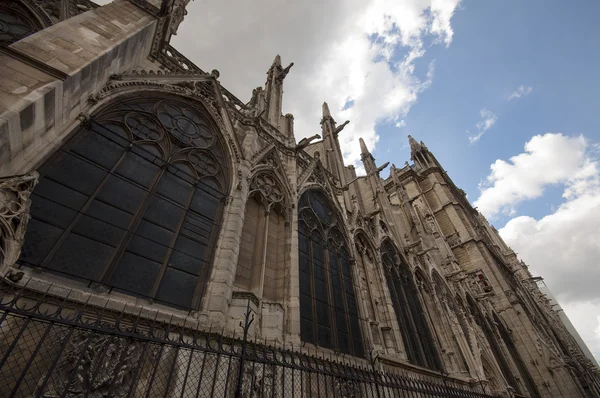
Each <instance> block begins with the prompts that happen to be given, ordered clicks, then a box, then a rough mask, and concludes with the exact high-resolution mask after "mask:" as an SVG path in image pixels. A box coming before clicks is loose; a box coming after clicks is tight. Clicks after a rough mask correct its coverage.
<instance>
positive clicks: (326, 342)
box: [317, 325, 333, 348]
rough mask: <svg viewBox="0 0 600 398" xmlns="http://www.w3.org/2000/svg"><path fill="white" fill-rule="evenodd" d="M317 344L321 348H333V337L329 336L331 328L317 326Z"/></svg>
mask: <svg viewBox="0 0 600 398" xmlns="http://www.w3.org/2000/svg"><path fill="white" fill-rule="evenodd" d="M317 335H318V339H319V341H318V343H317V344H319V345H320V346H322V347H326V348H333V344H332V341H333V336H332V335H331V328H330V327H327V326H322V325H317Z"/></svg>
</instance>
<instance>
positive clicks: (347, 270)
mask: <svg viewBox="0 0 600 398" xmlns="http://www.w3.org/2000/svg"><path fill="white" fill-rule="evenodd" d="M340 262H341V263H342V270H343V272H344V275H348V276H351V275H352V270H351V269H350V262H349V261H348V260H347V259H345V258H343V257H342V258H341V259H340Z"/></svg>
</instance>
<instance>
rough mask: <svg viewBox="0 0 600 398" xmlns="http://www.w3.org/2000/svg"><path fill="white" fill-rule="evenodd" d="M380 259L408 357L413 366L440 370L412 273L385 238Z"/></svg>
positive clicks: (438, 359)
mask: <svg viewBox="0 0 600 398" xmlns="http://www.w3.org/2000/svg"><path fill="white" fill-rule="evenodd" d="M381 260H382V263H383V266H384V271H385V273H386V280H387V285H388V289H389V291H390V295H391V297H392V303H393V306H394V310H395V311H396V317H397V318H398V325H399V327H400V332H401V334H402V339H403V341H404V346H405V349H406V354H407V356H408V360H409V361H411V362H412V363H414V364H416V365H420V366H424V367H427V368H430V369H436V370H442V364H441V361H440V358H439V355H438V353H437V350H436V343H435V340H434V338H433V334H432V331H431V329H430V328H429V325H428V323H427V320H426V318H425V311H424V310H423V306H422V305H421V302H420V300H419V296H418V294H419V293H418V292H417V288H416V285H415V281H414V278H413V275H412V273H411V271H410V269H409V268H408V266H407V265H406V264H405V263H404V262H403V261H402V260H401V258H400V255H399V254H398V252H397V250H396V248H395V247H394V246H393V245H392V244H391V243H390V241H388V240H386V241H385V242H384V243H383V244H382V247H381Z"/></svg>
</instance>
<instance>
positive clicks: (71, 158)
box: [20, 98, 228, 308]
mask: <svg viewBox="0 0 600 398" xmlns="http://www.w3.org/2000/svg"><path fill="white" fill-rule="evenodd" d="M199 108H200V106H199V105H197V104H194V105H192V104H189V103H187V102H185V101H182V100H180V99H176V98H163V99H158V98H130V99H128V100H122V101H119V102H118V103H115V104H113V105H112V106H110V107H109V108H108V109H106V110H104V111H103V112H101V113H100V114H99V115H98V116H96V117H93V118H92V120H91V125H90V126H89V127H88V128H81V129H80V130H79V131H77V132H76V133H75V134H74V136H73V138H72V139H71V140H70V142H68V143H67V144H66V145H64V146H63V147H62V148H61V149H60V150H59V151H57V153H56V154H55V155H54V156H53V157H52V158H51V159H50V160H49V161H48V162H47V163H46V164H45V165H43V166H42V168H41V169H40V175H41V178H40V182H39V184H38V186H37V187H36V189H35V190H34V193H33V196H32V209H31V215H32V219H31V220H30V223H29V226H28V230H27V234H26V237H25V244H24V247H23V254H22V256H21V259H20V261H21V263H23V264H28V265H31V266H35V267H41V268H43V269H48V270H52V271H55V272H59V273H61V274H65V275H68V276H71V277H75V278H79V279H82V280H84V281H88V282H96V283H100V284H103V285H106V286H108V287H110V288H111V289H118V290H122V291H124V292H128V293H133V294H135V295H139V296H143V297H147V298H150V299H153V300H156V301H159V302H163V303H166V304H170V305H174V306H177V307H182V308H197V307H198V305H199V300H200V299H201V297H202V294H203V292H204V286H205V282H206V280H207V278H208V275H209V271H210V267H211V262H212V257H213V248H214V246H215V242H216V239H217V235H218V232H219V227H220V221H221V213H222V210H223V206H224V199H225V196H226V192H227V175H228V171H227V170H228V166H227V164H228V160H227V159H226V158H225V155H224V154H225V151H224V148H223V145H222V143H221V140H220V139H219V135H218V134H217V133H216V129H215V128H214V127H213V126H212V123H211V122H209V119H208V117H206V116H205V115H204V114H203V112H202V111H200V110H199Z"/></svg>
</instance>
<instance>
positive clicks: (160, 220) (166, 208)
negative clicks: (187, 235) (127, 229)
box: [144, 196, 185, 231]
mask: <svg viewBox="0 0 600 398" xmlns="http://www.w3.org/2000/svg"><path fill="white" fill-rule="evenodd" d="M184 213H185V210H183V209H182V208H181V207H178V206H176V205H175V204H173V203H171V202H168V201H167V200H165V199H162V198H160V197H158V196H153V197H152V199H150V203H149V204H148V207H147V208H146V212H145V213H144V219H146V220H148V221H151V222H153V223H155V224H157V225H160V226H162V227H165V228H167V229H169V230H171V231H175V229H176V228H177V226H178V225H179V223H180V222H181V219H182V217H183V214H184Z"/></svg>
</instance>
